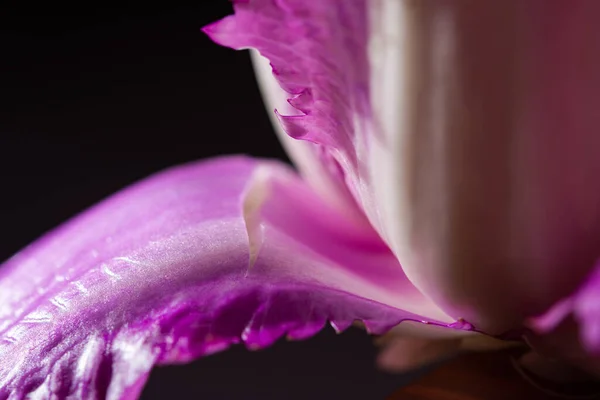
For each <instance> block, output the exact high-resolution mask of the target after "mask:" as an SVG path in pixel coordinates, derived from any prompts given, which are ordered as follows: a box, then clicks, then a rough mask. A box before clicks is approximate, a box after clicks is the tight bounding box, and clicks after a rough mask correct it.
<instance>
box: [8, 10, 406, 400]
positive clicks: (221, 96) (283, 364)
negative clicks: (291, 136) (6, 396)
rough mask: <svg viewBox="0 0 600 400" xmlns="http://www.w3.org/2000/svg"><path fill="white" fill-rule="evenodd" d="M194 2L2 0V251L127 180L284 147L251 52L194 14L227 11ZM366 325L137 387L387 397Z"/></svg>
mask: <svg viewBox="0 0 600 400" xmlns="http://www.w3.org/2000/svg"><path fill="white" fill-rule="evenodd" d="M197 3H199V4H197V5H196V6H194V7H187V8H186V7H177V6H175V5H171V6H167V5H165V4H163V5H162V7H161V6H156V7H155V8H152V6H149V5H144V6H143V7H141V8H131V9H124V8H113V9H111V8H108V7H107V6H97V7H96V8H94V6H93V5H90V3H87V2H85V3H80V4H83V5H81V6H80V7H81V9H77V8H73V6H71V5H69V6H68V8H67V7H66V6H65V8H64V9H61V8H60V6H57V5H56V4H54V2H52V4H51V5H48V6H47V7H48V8H47V9H43V8H39V7H37V6H36V8H33V7H30V6H28V5H27V4H24V2H18V3H17V2H15V4H19V6H18V7H16V6H15V7H13V6H11V5H10V3H6V2H3V3H2V5H1V6H0V51H1V54H0V150H1V155H2V156H1V157H0V174H1V175H0V177H1V180H0V201H1V203H0V213H1V215H0V218H1V226H2V236H1V241H0V259H6V258H8V257H9V256H10V255H12V254H13V253H15V252H16V251H18V250H19V249H20V248H21V247H23V246H25V245H26V244H27V243H29V242H31V241H32V240H34V239H36V238H37V237H38V236H40V235H41V234H42V233H44V232H45V231H47V230H49V229H51V228H53V227H55V226H56V225H58V224H60V223H61V222H62V221H64V220H65V219H67V218H68V217H70V216H72V215H74V214H75V213H77V212H79V211H81V210H83V209H85V208H87V207H88V206H90V205H92V204H93V203H95V202H97V201H99V200H100V199H102V198H104V197H106V196H108V195H110V194H111V193H113V192H115V191H117V190H119V189H121V188H123V187H124V186H126V185H128V184H130V183H132V182H134V181H136V180H138V179H141V178H143V177H146V176H148V175H149V174H151V173H153V172H156V171H159V170H161V169H163V168H165V167H168V166H172V165H175V164H179V163H183V162H187V161H191V160H196V159H201V158H207V157H213V156H218V155H221V154H229V153H247V154H251V155H254V156H261V157H275V158H280V159H284V160H285V155H284V154H283V151H282V149H281V147H280V146H279V144H278V142H277V140H276V138H275V136H274V134H273V132H272V129H271V126H270V124H269V120H268V117H267V114H266V113H265V111H264V108H263V104H262V103H261V99H260V97H259V94H258V89H257V87H256V84H255V82H254V77H253V74H252V70H251V66H250V62H249V58H248V54H247V52H235V51H232V50H229V49H225V48H221V47H219V46H217V45H215V44H213V43H211V42H210V41H209V39H208V38H206V37H205V36H204V35H203V34H202V33H201V32H200V30H199V29H200V28H201V27H202V26H204V25H206V24H207V23H209V22H212V21H215V20H217V19H219V18H221V17H223V16H225V15H227V14H229V13H230V12H231V6H230V4H229V3H228V2H227V1H226V0H210V1H209V0H204V1H198V2H197ZM374 357H375V349H374V347H373V346H372V344H371V338H369V337H368V336H367V335H366V334H364V333H363V332H361V331H359V330H351V331H349V332H347V333H344V334H343V335H341V336H339V337H337V335H335V334H334V333H333V332H332V330H331V329H329V330H326V331H325V332H323V333H321V334H320V335H318V336H317V337H316V338H314V339H312V340H309V341H305V342H296V343H286V342H281V343H278V344H277V345H275V346H274V347H273V348H271V349H268V350H265V351H260V352H255V353H251V352H248V351H246V350H245V349H243V348H241V347H237V348H234V349H233V350H231V351H229V352H226V353H221V354H218V355H215V356H211V357H208V358H206V359H202V360H199V361H197V362H195V363H193V364H191V365H188V366H176V367H163V368H158V369H155V371H154V372H153V373H152V376H151V378H150V381H149V383H148V385H147V387H146V389H145V391H144V395H143V396H142V398H143V399H146V400H150V399H162V398H194V399H196V398H202V399H321V398H323V399H382V398H384V397H385V396H386V395H387V394H389V393H390V392H391V391H393V389H395V388H397V387H399V386H400V385H401V383H402V382H403V381H404V380H405V378H403V377H399V376H391V375H386V374H383V373H380V372H378V371H377V370H376V369H375V367H374Z"/></svg>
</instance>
